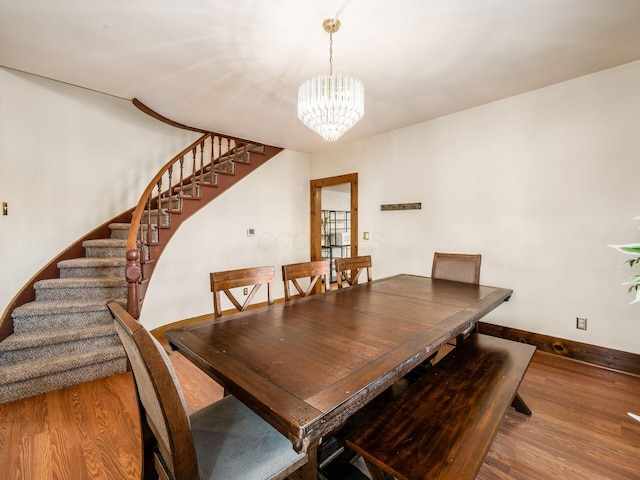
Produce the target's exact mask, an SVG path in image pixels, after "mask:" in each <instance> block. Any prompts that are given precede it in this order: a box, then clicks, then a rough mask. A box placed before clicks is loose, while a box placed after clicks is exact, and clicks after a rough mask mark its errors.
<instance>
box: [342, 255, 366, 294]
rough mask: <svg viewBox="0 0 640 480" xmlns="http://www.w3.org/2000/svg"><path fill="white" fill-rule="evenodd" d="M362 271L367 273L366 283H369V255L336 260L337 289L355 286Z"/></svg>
mask: <svg viewBox="0 0 640 480" xmlns="http://www.w3.org/2000/svg"><path fill="white" fill-rule="evenodd" d="M363 270H366V271H367V282H370V281H371V278H372V277H371V255H364V256H361V257H348V258H336V278H337V280H338V288H343V283H342V282H343V281H344V282H345V283H346V284H345V285H344V286H345V287H350V286H351V285H356V284H357V283H358V277H359V276H360V273H362V271H363Z"/></svg>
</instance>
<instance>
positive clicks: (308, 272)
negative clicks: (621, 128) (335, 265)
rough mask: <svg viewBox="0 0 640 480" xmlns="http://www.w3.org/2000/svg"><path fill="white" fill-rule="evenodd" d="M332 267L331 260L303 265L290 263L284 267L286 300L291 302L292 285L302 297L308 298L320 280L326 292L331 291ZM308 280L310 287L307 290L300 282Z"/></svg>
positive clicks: (303, 263) (283, 278)
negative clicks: (330, 277) (304, 279)
mask: <svg viewBox="0 0 640 480" xmlns="http://www.w3.org/2000/svg"><path fill="white" fill-rule="evenodd" d="M330 269H331V266H330V264H329V260H316V261H311V262H302V263H290V264H288V265H283V266H282V280H283V282H284V299H285V300H291V288H290V284H293V286H294V287H295V288H296V290H297V291H298V293H299V294H300V296H301V297H306V296H307V295H309V294H311V293H312V292H313V290H314V287H315V286H316V284H317V283H318V279H321V280H320V281H321V284H322V285H324V287H323V289H324V291H325V292H327V291H329V288H330V287H329V276H330V275H331V272H330ZM303 278H308V279H309V285H308V286H307V288H306V289H305V288H303V287H302V285H300V282H299V281H298V280H300V279H303Z"/></svg>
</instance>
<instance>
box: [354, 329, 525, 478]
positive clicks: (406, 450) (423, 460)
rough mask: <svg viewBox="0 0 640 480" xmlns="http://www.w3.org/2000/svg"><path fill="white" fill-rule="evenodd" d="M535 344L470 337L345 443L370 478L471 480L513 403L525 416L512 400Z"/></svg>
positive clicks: (517, 400) (519, 404)
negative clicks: (388, 475)
mask: <svg viewBox="0 0 640 480" xmlns="http://www.w3.org/2000/svg"><path fill="white" fill-rule="evenodd" d="M534 351H535V347H534V346H533V345H527V344H524V343H518V342H513V341H510V340H505V339H502V338H496V337H490V336H487V335H482V334H472V335H471V336H469V337H468V338H467V339H465V340H464V341H463V342H462V343H461V345H460V346H459V347H457V348H456V349H454V350H453V351H452V352H451V353H449V354H448V355H447V356H446V357H445V358H443V359H442V360H441V361H440V362H438V363H437V364H436V365H435V366H434V367H433V368H432V369H430V370H429V371H427V372H426V373H425V374H424V375H423V376H422V377H421V378H419V379H418V380H417V381H416V382H415V383H414V384H412V385H411V386H410V387H409V388H408V389H407V390H405V391H404V392H403V393H402V394H401V395H400V396H399V397H398V398H396V399H395V400H394V401H392V402H391V403H390V404H389V405H388V406H387V407H386V408H385V409H384V410H383V411H382V412H381V413H380V414H378V415H377V416H376V417H375V418H373V419H372V420H371V422H369V423H368V424H367V425H365V426H364V427H362V428H361V429H359V430H358V431H356V432H354V434H352V435H351V436H350V437H349V438H348V439H347V445H348V447H349V448H351V449H352V450H353V451H355V452H356V453H358V454H360V455H362V457H363V458H364V460H365V463H366V464H367V468H368V469H369V471H370V473H371V475H372V478H373V479H374V480H376V479H383V478H385V477H384V475H383V473H382V472H386V473H388V474H390V475H393V476H394V477H395V478H397V479H400V480H419V479H438V480H445V479H451V480H464V479H474V478H475V477H476V475H477V473H478V470H479V469H480V467H481V466H482V462H483V461H484V457H485V455H486V454H487V451H488V450H489V447H490V446H491V443H492V442H493V439H494V437H495V435H496V433H497V431H498V428H499V426H500V423H501V422H502V419H503V417H504V415H505V413H506V412H507V409H508V408H509V406H510V405H514V406H515V407H516V408H517V409H518V411H522V412H523V413H527V414H529V415H530V413H531V412H530V411H529V410H528V408H527V407H526V405H524V402H522V399H521V398H520V397H519V396H518V395H517V390H518V386H519V385H520V381H521V380H522V377H523V376H524V374H525V372H526V370H527V368H528V366H529V363H530V362H531V358H532V357H533V353H534Z"/></svg>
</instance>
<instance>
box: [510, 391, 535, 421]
mask: <svg viewBox="0 0 640 480" xmlns="http://www.w3.org/2000/svg"><path fill="white" fill-rule="evenodd" d="M511 406H512V407H513V408H515V409H516V412H520V413H524V414H525V415H526V416H527V417H530V416H531V409H530V408H529V407H527V404H526V403H524V400H522V397H521V396H520V394H519V393H517V392H516V396H515V397H513V401H512V402H511Z"/></svg>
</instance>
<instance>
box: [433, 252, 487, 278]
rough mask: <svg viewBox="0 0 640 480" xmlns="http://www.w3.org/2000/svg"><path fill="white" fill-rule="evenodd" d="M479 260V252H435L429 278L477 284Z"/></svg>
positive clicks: (480, 257) (480, 258) (480, 256)
mask: <svg viewBox="0 0 640 480" xmlns="http://www.w3.org/2000/svg"><path fill="white" fill-rule="evenodd" d="M481 261H482V255H480V254H468V253H440V252H435V253H434V254H433V263H432V265H431V278H440V279H442V280H452V281H454V282H464V283H474V284H476V285H477V284H478V283H480V262H481Z"/></svg>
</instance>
